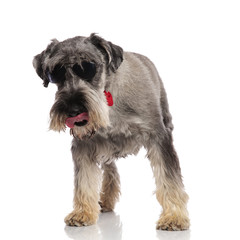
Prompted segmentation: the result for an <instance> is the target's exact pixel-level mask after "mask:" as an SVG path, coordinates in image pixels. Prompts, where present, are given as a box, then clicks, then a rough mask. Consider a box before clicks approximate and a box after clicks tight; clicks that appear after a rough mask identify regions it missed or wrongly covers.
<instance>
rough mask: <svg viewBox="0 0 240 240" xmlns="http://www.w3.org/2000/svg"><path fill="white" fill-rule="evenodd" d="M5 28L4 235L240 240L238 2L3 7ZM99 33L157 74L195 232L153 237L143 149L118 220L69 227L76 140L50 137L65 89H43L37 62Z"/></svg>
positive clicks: (126, 173)
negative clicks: (57, 47)
mask: <svg viewBox="0 0 240 240" xmlns="http://www.w3.org/2000/svg"><path fill="white" fill-rule="evenodd" d="M0 25H1V28H0V29H1V36H0V42H1V44H0V66H1V75H0V78H1V79H0V81H1V92H0V109H1V118H0V121H1V135H0V136H1V150H0V154H1V156H0V239H35V240H37V239H86V240H88V239H94V240H95V239H96V240H99V239H103V240H108V239H111V240H115V239H116V240H120V239H124V240H126V239H127V240H128V239H129V240H132V239H140V238H141V239H151V240H152V239H182V240H189V239H193V240H195V239H201V240H202V239H240V237H239V235H240V231H239V224H240V219H239V214H240V207H239V202H240V195H239V183H240V174H239V161H240V154H239V134H240V127H239V122H240V113H239V112H240V109H239V103H240V94H239V92H240V85H239V81H240V33H239V32H240V7H239V4H238V1H232V0H228V1H221V0H220V1H211V0H208V1H205V0H201V1H190V0H189V1H160V0H158V1H153V0H148V1H130V0H129V1H110V0H109V1H105V0H104V1H97V0H95V1H94V0H92V1H87V0H84V1H80V0H79V1H75V0H68V1H60V0H58V1H50V0H49V1H27V0H23V1H2V2H1V4H0ZM92 32H96V33H99V34H100V36H102V37H104V38H105V39H107V40H109V41H112V42H113V43H115V44H117V45H119V46H121V47H122V48H123V49H124V50H126V51H134V52H139V53H142V54H144V55H147V56H148V57H149V58H150V59H151V60H152V61H153V62H154V63H155V65H156V66H157V68H158V70H159V73H160V75H161V77H162V79H163V81H164V84H165V87H166V90H167V93H168V98H169V104H170V110H171V113H172V115H173V122H174V125H175V130H174V133H173V134H174V140H175V141H174V143H175V147H176V149H177V152H178V154H179V157H180V161H181V167H182V173H183V176H184V183H185V186H186V190H187V192H188V194H189V196H190V201H189V204H188V206H189V213H190V218H191V228H190V230H189V231H184V232H172V233H171V232H165V231H156V230H155V222H156V221H157V219H158V217H159V214H160V212H161V207H160V206H159V205H158V203H157V201H156V199H155V196H154V195H153V194H152V193H153V191H154V180H153V178H152V173H151V169H150V165H149V162H148V160H147V159H145V151H144V149H142V150H141V151H140V153H139V155H138V156H136V157H132V156H130V157H128V158H126V159H121V160H119V161H118V166H119V171H120V175H121V181H122V197H121V201H120V203H119V204H118V205H117V207H116V211H115V213H110V214H105V215H103V214H101V215H100V219H99V222H98V224H96V225H94V226H91V227H85V228H68V227H65V224H64V222H63V219H64V217H65V215H67V214H68V213H69V212H70V211H71V210H72V197H73V164H72V161H71V153H70V144H71V137H70V136H69V134H68V132H67V133H61V134H59V133H54V132H50V131H48V120H49V118H48V116H49V115H48V114H49V109H50V107H51V105H52V104H53V100H54V93H55V90H56V88H55V86H53V85H51V86H49V87H48V89H45V88H44V87H42V81H41V79H40V78H39V77H38V76H37V75H36V73H35V71H34V69H33V67H32V58H33V56H34V55H36V54H38V53H40V52H41V51H42V50H44V49H45V47H46V46H47V44H48V43H49V42H50V39H52V38H57V39H59V40H64V39H66V38H69V37H73V36H77V35H81V36H88V35H90V33H92ZM146 97H147V96H146Z"/></svg>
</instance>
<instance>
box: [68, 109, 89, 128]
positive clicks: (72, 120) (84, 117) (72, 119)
mask: <svg viewBox="0 0 240 240" xmlns="http://www.w3.org/2000/svg"><path fill="white" fill-rule="evenodd" d="M88 119H89V117H88V113H87V112H83V113H81V114H79V115H77V116H76V117H69V118H67V120H66V125H67V126H68V127H69V128H73V127H74V123H76V122H82V121H84V120H86V121H88Z"/></svg>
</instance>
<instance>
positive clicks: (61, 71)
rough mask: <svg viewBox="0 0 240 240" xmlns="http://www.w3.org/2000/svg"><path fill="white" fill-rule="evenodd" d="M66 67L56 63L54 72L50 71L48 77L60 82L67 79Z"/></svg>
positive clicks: (53, 81) (51, 80)
mask: <svg viewBox="0 0 240 240" xmlns="http://www.w3.org/2000/svg"><path fill="white" fill-rule="evenodd" d="M65 74H66V69H65V67H63V66H61V65H59V64H58V65H56V66H55V68H54V69H53V71H52V72H48V79H49V81H50V82H51V83H59V82H63V81H64V80H65Z"/></svg>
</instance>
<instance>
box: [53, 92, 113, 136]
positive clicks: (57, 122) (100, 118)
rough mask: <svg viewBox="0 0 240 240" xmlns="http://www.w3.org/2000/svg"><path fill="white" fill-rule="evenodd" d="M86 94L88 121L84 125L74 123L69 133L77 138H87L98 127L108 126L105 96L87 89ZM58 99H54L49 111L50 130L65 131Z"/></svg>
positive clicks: (63, 116) (65, 116)
mask: <svg viewBox="0 0 240 240" xmlns="http://www.w3.org/2000/svg"><path fill="white" fill-rule="evenodd" d="M85 96H86V102H87V104H86V108H87V110H88V117H89V121H88V123H87V124H86V125H84V126H77V125H75V126H74V127H73V128H71V130H70V133H71V134H72V135H73V136H74V137H77V138H79V139H80V140H82V139H84V138H89V137H91V136H93V135H94V133H95V132H97V131H98V129H100V128H107V126H109V124H110V123H109V111H108V109H109V107H108V106H107V103H106V99H105V96H104V95H103V94H102V95H100V96H98V94H97V93H96V92H95V91H94V90H90V91H89V90H88V92H87V94H86V95H85ZM60 105H61V103H60V101H59V102H58V101H56V102H55V103H54V105H53V106H52V109H51V111H50V127H49V129H50V130H53V131H58V132H60V131H65V130H66V119H67V118H68V116H67V115H66V114H61V113H59V111H58V109H59V108H60Z"/></svg>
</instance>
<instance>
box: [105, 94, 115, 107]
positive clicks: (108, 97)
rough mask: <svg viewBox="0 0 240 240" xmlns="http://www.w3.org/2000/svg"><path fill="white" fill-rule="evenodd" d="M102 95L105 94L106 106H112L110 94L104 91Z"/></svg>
mask: <svg viewBox="0 0 240 240" xmlns="http://www.w3.org/2000/svg"><path fill="white" fill-rule="evenodd" d="M104 93H105V96H106V99H107V103H108V106H110V107H111V106H112V105H113V98H112V94H111V93H110V92H106V91H104Z"/></svg>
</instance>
